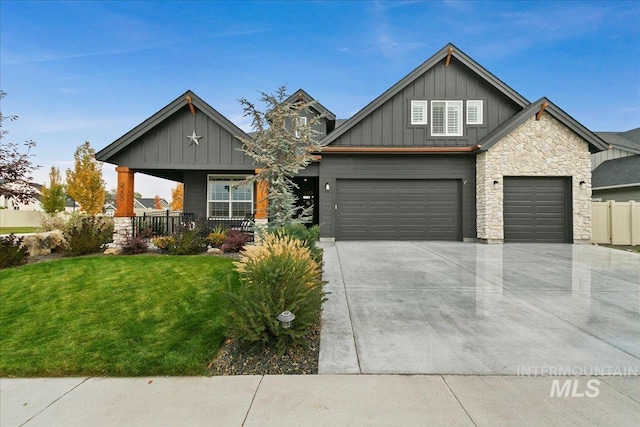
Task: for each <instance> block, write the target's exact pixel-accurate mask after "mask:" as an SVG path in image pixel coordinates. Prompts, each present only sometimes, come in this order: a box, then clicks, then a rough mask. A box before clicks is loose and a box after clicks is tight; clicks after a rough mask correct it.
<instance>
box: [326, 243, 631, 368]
mask: <svg viewBox="0 0 640 427" xmlns="http://www.w3.org/2000/svg"><path fill="white" fill-rule="evenodd" d="M324 251H325V256H324V261H325V269H324V279H325V280H327V281H328V284H327V285H326V288H325V289H326V292H327V293H328V294H327V298H328V300H327V302H326V303H325V306H324V311H323V315H322V322H323V327H322V336H321V345H320V366H319V371H320V373H322V374H329V373H342V374H344V373H352V374H353V373H367V374H381V373H384V374H392V373H393V374H487V375H489V374H494V375H495V374H498V375H536V376H537V375H638V372H639V371H640V339H639V338H640V255H638V254H633V253H628V252H624V251H619V250H614V249H608V248H604V247H598V246H590V245H570V244H553V245H550V244H504V245H483V244H475V243H461V242H336V243H335V244H324Z"/></svg>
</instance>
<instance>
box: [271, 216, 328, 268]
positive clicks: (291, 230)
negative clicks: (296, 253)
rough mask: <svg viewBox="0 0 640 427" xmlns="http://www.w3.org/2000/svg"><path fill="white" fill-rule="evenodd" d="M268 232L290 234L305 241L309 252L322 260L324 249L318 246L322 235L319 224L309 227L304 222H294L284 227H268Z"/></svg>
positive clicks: (314, 257) (278, 234) (279, 234)
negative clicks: (317, 243)
mask: <svg viewBox="0 0 640 427" xmlns="http://www.w3.org/2000/svg"><path fill="white" fill-rule="evenodd" d="M266 232H267V233H269V234H275V235H277V236H281V237H284V236H289V237H291V238H293V239H298V240H301V241H303V242H304V244H305V246H306V247H307V249H309V252H311V255H312V256H313V259H315V260H316V262H318V263H321V262H322V249H320V248H319V247H317V246H316V242H317V241H318V238H319V237H320V227H319V226H317V225H314V226H313V227H309V228H307V227H306V226H305V225H304V224H300V223H294V224H290V225H286V226H284V227H273V228H268V229H267V231H266Z"/></svg>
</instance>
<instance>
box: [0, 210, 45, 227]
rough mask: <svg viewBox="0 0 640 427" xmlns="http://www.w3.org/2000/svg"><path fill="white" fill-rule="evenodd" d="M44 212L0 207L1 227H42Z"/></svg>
mask: <svg viewBox="0 0 640 427" xmlns="http://www.w3.org/2000/svg"><path fill="white" fill-rule="evenodd" d="M42 214H44V212H39V211H14V210H13V209H0V227H40V219H41V217H42Z"/></svg>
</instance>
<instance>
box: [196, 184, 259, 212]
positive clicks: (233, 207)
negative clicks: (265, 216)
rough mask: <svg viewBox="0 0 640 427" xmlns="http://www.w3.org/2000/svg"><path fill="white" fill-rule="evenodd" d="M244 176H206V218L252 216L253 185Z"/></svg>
mask: <svg viewBox="0 0 640 427" xmlns="http://www.w3.org/2000/svg"><path fill="white" fill-rule="evenodd" d="M245 178H246V177H244V176H219V175H208V176H207V217H219V218H247V217H249V216H251V215H253V184H240V183H241V182H242V181H243V180H244V179H245Z"/></svg>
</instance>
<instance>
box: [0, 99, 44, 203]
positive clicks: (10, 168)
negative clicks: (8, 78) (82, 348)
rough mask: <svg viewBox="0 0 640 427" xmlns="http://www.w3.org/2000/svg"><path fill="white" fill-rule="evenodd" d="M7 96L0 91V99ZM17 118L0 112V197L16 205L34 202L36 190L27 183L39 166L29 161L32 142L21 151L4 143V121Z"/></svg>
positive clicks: (6, 132) (5, 134) (15, 145)
mask: <svg viewBox="0 0 640 427" xmlns="http://www.w3.org/2000/svg"><path fill="white" fill-rule="evenodd" d="M6 95H7V94H6V93H5V92H3V91H0V99H2V98H4V97H5V96H6ZM17 119H18V116H15V115H10V116H4V115H3V114H2V112H0V196H4V197H5V198H6V199H12V200H14V201H15V202H18V203H29V202H30V201H32V200H34V199H35V197H36V194H37V191H36V189H35V188H34V187H33V186H31V185H30V184H29V183H30V182H31V181H33V172H34V171H35V170H37V169H38V168H39V167H40V166H37V165H34V164H33V163H32V161H31V159H32V158H33V157H34V155H33V154H31V149H32V148H33V147H35V146H36V143H35V142H33V141H27V142H25V143H24V149H23V150H21V147H20V145H19V144H17V143H14V142H5V141H4V139H5V138H6V136H7V134H8V133H9V131H7V130H5V129H4V121H5V120H8V121H10V122H13V121H15V120H17Z"/></svg>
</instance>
